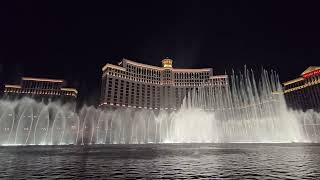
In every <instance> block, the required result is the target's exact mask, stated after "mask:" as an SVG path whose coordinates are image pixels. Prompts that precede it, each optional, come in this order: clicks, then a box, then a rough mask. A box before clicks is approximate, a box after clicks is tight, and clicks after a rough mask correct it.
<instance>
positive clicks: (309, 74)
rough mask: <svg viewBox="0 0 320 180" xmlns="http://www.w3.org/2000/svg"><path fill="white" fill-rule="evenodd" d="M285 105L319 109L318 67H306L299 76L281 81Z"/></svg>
mask: <svg viewBox="0 0 320 180" xmlns="http://www.w3.org/2000/svg"><path fill="white" fill-rule="evenodd" d="M283 85H284V96H285V99H286V102H287V105H288V106H289V107H290V108H292V109H295V110H303V111H306V110H308V109H313V110H315V111H320V67H318V66H310V67H308V68H307V69H306V70H305V71H303V73H302V74H301V75H300V77H298V78H296V79H293V80H291V81H287V82H285V83H283Z"/></svg>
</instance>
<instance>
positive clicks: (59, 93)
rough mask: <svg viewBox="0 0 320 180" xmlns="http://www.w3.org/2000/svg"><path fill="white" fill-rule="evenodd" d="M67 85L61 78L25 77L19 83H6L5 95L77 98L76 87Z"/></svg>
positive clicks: (62, 98)
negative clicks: (67, 86)
mask: <svg viewBox="0 0 320 180" xmlns="http://www.w3.org/2000/svg"><path fill="white" fill-rule="evenodd" d="M65 85H66V82H65V81H64V80H61V79H46V78H32V77H23V78H22V79H21V83H20V84H18V85H10V84H5V87H4V96H5V97H9V98H21V97H24V96H28V97H31V98H34V99H50V100H55V99H59V100H65V101H69V100H75V99H76V97H77V94H78V91H77V90H76V89H74V88H66V87H65Z"/></svg>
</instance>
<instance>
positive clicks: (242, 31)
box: [0, 1, 320, 104]
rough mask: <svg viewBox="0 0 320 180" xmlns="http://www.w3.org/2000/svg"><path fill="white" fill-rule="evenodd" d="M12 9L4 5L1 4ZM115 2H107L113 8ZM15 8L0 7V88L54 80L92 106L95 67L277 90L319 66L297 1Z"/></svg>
mask: <svg viewBox="0 0 320 180" xmlns="http://www.w3.org/2000/svg"><path fill="white" fill-rule="evenodd" d="M10 2H12V1H10ZM115 2H116V3H115ZM115 2H110V1H101V2H100V1H99V3H97V2H96V3H93V2H92V1H90V3H89V1H87V3H79V2H78V1H73V2H71V1H61V3H55V1H51V2H48V1H45V2H44V1H39V2H35V1H21V2H12V3H10V4H3V3H1V5H0V64H1V70H2V75H1V78H2V80H3V82H7V83H12V82H15V81H17V79H18V77H19V76H22V75H24V76H34V77H48V78H64V79H66V80H67V81H68V83H69V85H70V86H74V87H76V88H77V89H78V90H79V91H80V95H79V97H80V101H81V102H87V103H89V104H95V103H97V100H98V98H99V96H100V90H99V89H100V77H101V67H102V66H103V65H104V64H105V63H114V64H115V63H117V62H118V61H120V60H121V58H128V59H132V60H136V61H138V62H142V63H147V64H152V65H160V61H161V59H163V58H164V57H170V58H172V59H173V60H174V66H175V67H190V68H196V67H212V68H213V69H214V71H215V73H216V74H219V73H224V72H225V70H230V69H231V68H235V69H238V68H242V67H243V65H245V64H247V65H248V66H249V67H251V68H254V69H258V68H260V66H263V67H265V68H267V69H275V70H277V71H278V73H279V74H280V78H281V80H282V81H286V80H289V79H292V78H295V77H297V76H298V75H299V74H300V73H301V72H302V71H303V70H304V69H305V68H307V67H308V66H310V65H319V63H318V62H319V59H320V45H319V43H320V27H319V19H320V11H319V6H318V4H311V3H307V2H306V1H299V2H300V3H302V2H303V3H304V4H300V3H294V2H293V1H281V2H280V1H271V2H270V1H265V2H264V3H261V1H233V2H230V1H221V2H215V3H212V2H211V1H193V2H190V1H188V2H187V1H157V2H156V1H115Z"/></svg>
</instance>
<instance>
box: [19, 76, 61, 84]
mask: <svg viewBox="0 0 320 180" xmlns="http://www.w3.org/2000/svg"><path fill="white" fill-rule="evenodd" d="M22 80H25V81H47V82H59V83H63V82H64V80H62V79H47V78H34V77H22Z"/></svg>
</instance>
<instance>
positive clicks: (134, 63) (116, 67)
mask: <svg viewBox="0 0 320 180" xmlns="http://www.w3.org/2000/svg"><path fill="white" fill-rule="evenodd" d="M124 63H127V64H132V65H135V66H140V67H143V68H149V69H154V70H159V71H164V70H166V69H171V70H172V71H173V72H208V71H210V72H212V71H213V70H212V68H197V69H183V68H172V67H160V66H153V65H148V64H143V63H139V62H135V61H132V60H128V59H122V61H120V62H119V63H118V65H119V66H117V65H113V64H109V63H107V64H106V65H104V66H103V67H102V71H105V70H106V69H107V67H111V68H115V69H119V70H122V71H125V70H126V68H124V67H122V66H120V65H123V64H124Z"/></svg>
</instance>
